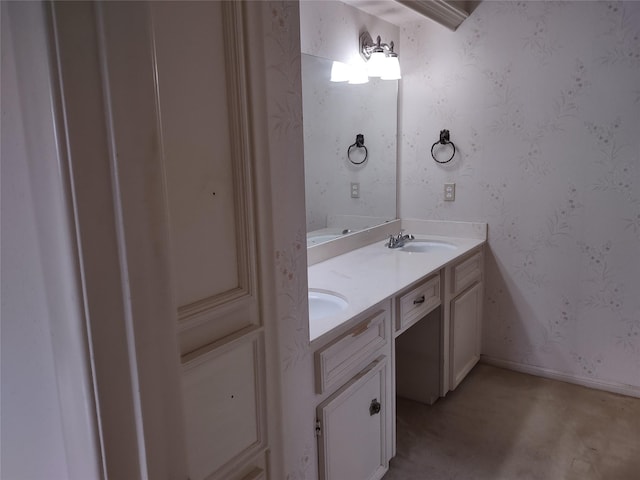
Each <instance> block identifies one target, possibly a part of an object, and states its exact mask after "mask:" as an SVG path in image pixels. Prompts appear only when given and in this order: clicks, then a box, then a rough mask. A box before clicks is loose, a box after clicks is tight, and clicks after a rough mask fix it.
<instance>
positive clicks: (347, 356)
mask: <svg viewBox="0 0 640 480" xmlns="http://www.w3.org/2000/svg"><path fill="white" fill-rule="evenodd" d="M388 321H389V312H388V310H376V311H375V313H373V314H368V315H367V316H366V317H365V318H364V320H362V321H361V322H358V323H357V324H356V325H355V326H354V327H353V328H351V329H349V330H348V331H347V332H345V333H344V334H343V335H341V336H340V337H338V338H336V339H335V340H334V341H333V342H331V343H330V344H328V345H327V346H326V347H324V348H322V349H320V350H318V351H317V352H316V353H315V379H316V393H318V394H321V393H324V392H326V391H327V390H330V389H331V388H333V387H336V386H339V385H342V384H343V383H344V382H346V381H347V380H349V379H350V378H351V377H353V375H355V374H356V373H358V372H359V371H360V370H361V369H362V367H363V366H365V365H366V364H367V363H368V362H370V361H371V358H372V357H373V355H374V354H375V353H376V352H377V350H378V349H379V348H381V347H382V346H384V345H385V344H386V343H387V340H388V339H387V325H388V323H387V322H388Z"/></svg>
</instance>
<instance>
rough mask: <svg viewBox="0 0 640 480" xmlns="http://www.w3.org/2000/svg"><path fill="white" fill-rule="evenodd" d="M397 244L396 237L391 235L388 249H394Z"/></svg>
mask: <svg viewBox="0 0 640 480" xmlns="http://www.w3.org/2000/svg"><path fill="white" fill-rule="evenodd" d="M396 242H397V239H396V237H394V236H393V235H389V241H388V242H387V247H389V248H393V247H394V246H395V244H396Z"/></svg>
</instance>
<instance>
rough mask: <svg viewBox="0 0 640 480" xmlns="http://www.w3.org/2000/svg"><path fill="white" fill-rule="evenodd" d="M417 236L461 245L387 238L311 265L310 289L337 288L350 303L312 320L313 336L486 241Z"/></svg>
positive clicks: (391, 294) (311, 335) (422, 238)
mask: <svg viewBox="0 0 640 480" xmlns="http://www.w3.org/2000/svg"><path fill="white" fill-rule="evenodd" d="M416 240H418V241H419V240H436V241H441V242H442V241H444V242H447V243H452V244H454V245H456V246H457V247H458V248H457V249H455V250H449V249H440V248H438V249H434V250H433V251H429V252H405V251H402V250H401V249H391V248H387V247H385V246H384V244H385V241H378V242H375V243H373V244H370V245H367V246H364V247H361V248H358V249H356V250H352V251H350V252H347V253H344V254H342V255H339V256H337V257H333V258H330V259H328V260H325V261H323V262H320V263H317V264H315V265H312V266H310V267H309V269H308V275H309V288H310V289H316V290H323V291H328V292H335V293H337V294H338V295H340V296H342V297H343V298H345V299H346V300H347V301H348V303H349V305H348V307H347V308H346V310H344V311H343V312H341V313H340V314H338V315H334V316H331V317H326V318H323V319H321V320H315V321H310V322H309V337H310V340H311V341H314V340H316V339H318V338H319V337H321V336H322V335H324V334H325V333H327V332H329V331H331V330H333V329H334V328H336V327H338V326H340V325H342V324H343V323H344V322H346V321H348V320H349V319H351V318H353V317H354V316H356V315H358V314H360V313H362V312H364V311H365V310H367V309H368V308H370V307H372V306H373V305H375V304H377V303H379V302H381V301H383V300H385V299H387V298H389V297H392V296H394V295H395V294H396V293H398V292H399V291H401V290H403V289H404V288H406V287H408V286H409V285H411V284H412V283H414V282H416V281H418V280H420V279H421V278H423V277H425V276H427V275H430V274H431V273H433V272H437V271H438V270H440V269H441V268H442V267H444V266H445V265H447V264H448V263H449V262H451V261H453V260H455V259H457V258H459V257H461V256H462V255H465V254H466V253H468V252H469V251H471V250H472V249H474V248H476V247H478V246H479V245H482V244H483V243H484V242H485V240H484V239H479V238H459V237H448V236H438V235H416Z"/></svg>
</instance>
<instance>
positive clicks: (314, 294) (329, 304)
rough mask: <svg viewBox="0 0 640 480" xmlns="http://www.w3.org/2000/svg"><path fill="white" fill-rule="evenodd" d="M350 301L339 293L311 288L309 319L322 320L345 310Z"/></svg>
mask: <svg viewBox="0 0 640 480" xmlns="http://www.w3.org/2000/svg"><path fill="white" fill-rule="evenodd" d="M348 306H349V303H348V302H347V300H346V299H345V298H343V297H342V296H340V295H338V294H337V293H332V292H327V291H326V290H309V320H312V321H313V320H321V319H323V318H327V317H331V316H333V315H337V314H338V313H340V312H343V311H345V310H346V309H347V307H348Z"/></svg>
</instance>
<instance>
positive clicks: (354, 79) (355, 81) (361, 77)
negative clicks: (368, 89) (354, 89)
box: [349, 65, 369, 85]
mask: <svg viewBox="0 0 640 480" xmlns="http://www.w3.org/2000/svg"><path fill="white" fill-rule="evenodd" d="M368 82H369V76H368V75H367V70H366V69H365V68H364V67H361V66H357V65H351V75H350V77H349V83H350V84H351V85H360V84H361V83H368Z"/></svg>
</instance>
